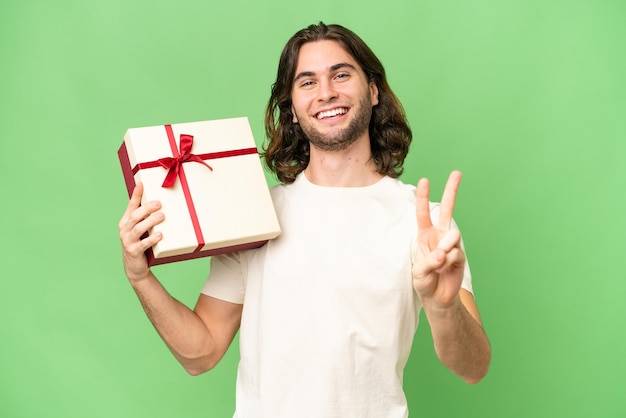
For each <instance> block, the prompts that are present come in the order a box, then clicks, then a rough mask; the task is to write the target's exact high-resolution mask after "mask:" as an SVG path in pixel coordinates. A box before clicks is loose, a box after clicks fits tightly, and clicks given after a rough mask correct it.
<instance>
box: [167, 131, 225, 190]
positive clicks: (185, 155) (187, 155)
mask: <svg viewBox="0 0 626 418" xmlns="http://www.w3.org/2000/svg"><path fill="white" fill-rule="evenodd" d="M192 146H193V135H187V134H181V135H180V155H178V156H177V157H165V158H160V159H159V160H158V162H159V164H160V165H161V167H163V168H165V169H166V170H169V171H168V172H167V175H166V176H165V180H164V181H163V184H162V185H161V187H172V186H174V184H175V183H176V177H178V173H179V172H180V169H181V166H182V164H183V163H186V162H190V161H195V162H197V163H200V164H204V165H205V166H207V167H208V169H209V170H211V171H213V168H212V167H211V166H210V165H208V164H207V163H205V162H204V161H203V160H202V158H200V157H199V156H197V155H195V154H192V153H191V147H192Z"/></svg>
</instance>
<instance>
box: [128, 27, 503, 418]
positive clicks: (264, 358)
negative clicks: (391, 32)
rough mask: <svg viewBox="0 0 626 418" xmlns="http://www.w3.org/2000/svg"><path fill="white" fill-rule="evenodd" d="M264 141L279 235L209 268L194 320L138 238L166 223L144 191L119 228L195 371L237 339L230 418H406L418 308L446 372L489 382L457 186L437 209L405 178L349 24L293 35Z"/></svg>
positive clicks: (141, 293)
mask: <svg viewBox="0 0 626 418" xmlns="http://www.w3.org/2000/svg"><path fill="white" fill-rule="evenodd" d="M266 131H267V134H268V137H269V140H270V142H269V144H268V146H267V148H266V149H265V155H264V156H265V159H266V162H267V164H268V166H269V167H270V169H271V170H272V171H274V172H275V173H276V174H277V176H278V178H279V179H280V180H281V181H282V182H283V183H284V184H282V185H280V186H277V187H275V188H273V189H272V197H273V200H274V204H275V207H276V211H277V214H278V217H279V221H280V224H281V227H282V230H283V232H282V234H281V236H279V237H278V238H277V239H275V240H272V241H270V242H269V243H268V244H266V245H265V246H263V247H261V248H259V249H256V250H250V251H244V252H240V253H234V254H229V255H223V256H218V257H213V258H212V259H211V274H210V277H209V279H208V280H207V282H206V284H205V286H204V288H203V290H202V294H201V295H200V297H199V299H198V302H197V304H196V306H195V308H194V310H190V309H189V308H187V307H186V306H184V305H183V304H181V303H179V302H178V301H176V300H175V299H173V298H172V297H171V296H170V295H169V294H168V293H167V291H166V290H165V289H164V288H163V287H162V286H161V284H160V283H159V282H158V280H157V279H156V278H155V276H154V275H153V274H152V272H151V271H150V269H149V268H148V266H147V264H146V259H145V256H144V251H145V250H146V249H147V248H149V247H150V246H152V245H154V244H155V243H156V242H158V240H160V239H161V237H160V236H159V235H156V234H155V235H152V236H150V237H148V238H144V239H141V236H142V235H143V234H144V233H145V232H146V231H147V230H148V229H149V228H150V227H152V226H153V225H155V224H157V223H158V222H160V221H162V220H163V214H162V213H161V212H160V211H159V207H160V205H159V203H158V202H153V203H151V204H149V205H145V206H140V205H139V203H140V200H141V194H142V186H141V184H138V185H137V187H136V189H135V191H134V192H133V196H132V197H131V200H130V203H129V205H128V208H127V210H126V212H125V214H124V216H123V217H122V219H121V221H120V225H119V228H120V238H121V241H122V245H123V253H124V266H125V270H126V274H127V276H128V279H129V281H130V283H131V284H132V286H133V288H134V289H135V291H136V293H137V295H138V297H139V299H140V301H141V303H142V305H143V307H144V309H145V311H146V313H147V315H148V317H149V318H150V320H151V321H152V323H153V324H154V325H155V327H156V329H157V331H158V332H159V334H160V335H161V337H162V338H163V340H164V341H165V343H166V344H167V345H168V347H169V348H170V350H171V351H172V353H173V354H174V355H175V356H176V358H177V359H178V360H179V361H180V362H181V364H182V365H183V366H184V367H185V369H186V370H187V371H188V372H189V373H190V374H193V375H196V374H199V373H203V372H205V371H207V370H210V369H211V368H212V367H214V366H215V365H216V364H217V363H218V362H219V361H220V359H221V358H222V356H223V355H224V353H225V352H226V350H227V349H228V347H229V345H230V343H231V342H232V340H233V338H234V336H235V334H236V333H237V331H238V330H239V331H240V357H241V359H240V363H239V369H238V378H237V406H236V408H237V409H236V412H235V417H238V418H243V417H272V418H280V417H288V418H294V417H299V418H301V417H315V418H321V417H336V418H347V417H376V418H381V417H390V418H395V417H406V416H407V415H408V411H407V405H406V399H405V396H404V393H403V390H402V384H403V371H404V366H405V365H406V361H407V359H408V355H409V352H410V350H411V343H412V341H413V336H414V333H415V330H416V328H417V320H418V315H419V311H420V309H422V308H423V309H424V311H425V314H426V317H427V319H428V321H429V323H430V327H431V331H432V336H433V341H434V345H435V350H436V353H437V356H438V357H439V359H440V360H441V362H442V363H443V364H444V365H445V366H447V367H448V368H449V369H450V370H452V371H453V372H454V373H456V374H457V375H459V376H460V377H461V378H462V379H464V380H465V381H467V382H469V383H475V382H478V381H480V380H481V379H482V377H483V376H484V375H485V374H486V372H487V369H488V366H489V362H490V357H491V352H490V345H489V342H488V339H487V336H486V335H485V333H484V331H483V328H482V324H481V321H480V317H479V314H478V309H477V307H476V303H475V301H474V298H473V296H472V293H471V292H470V291H471V278H470V276H469V268H468V267H467V263H466V262H465V254H464V251H463V249H462V242H461V236H460V233H459V231H458V229H457V228H456V225H455V224H454V221H453V219H452V214H453V209H454V203H455V199H456V192H457V189H458V186H459V182H460V179H461V176H460V173H458V172H453V173H452V174H451V175H450V178H449V180H448V183H447V185H446V188H445V191H444V194H443V198H442V201H441V204H440V205H435V204H430V203H429V185H428V181H427V180H426V179H422V180H421V181H420V182H419V183H418V186H417V188H415V187H412V186H409V185H405V184H403V183H401V182H400V181H399V180H397V179H396V178H397V177H398V176H399V174H400V173H401V172H402V164H403V162H404V159H405V156H406V153H407V152H408V147H409V144H410V141H411V131H410V129H409V127H408V125H407V123H406V119H405V116H404V111H403V110H402V107H401V105H400V103H399V102H398V100H397V98H396V96H395V95H394V94H393V92H392V91H391V89H390V88H389V86H388V84H387V81H386V76H385V71H384V68H383V66H382V65H381V63H380V61H379V60H378V59H377V58H376V56H375V55H374V54H373V53H372V52H371V50H370V49H369V48H368V47H367V45H365V43H363V41H362V40H361V39H360V38H359V37H358V36H357V35H355V34H354V33H352V32H351V31H349V30H347V29H345V28H343V27H341V26H338V25H328V26H326V25H324V24H323V23H320V24H319V25H312V26H310V27H308V28H306V29H303V30H301V31H299V32H298V33H296V34H295V35H294V36H293V37H292V38H291V39H290V40H289V42H288V43H287V45H286V46H285V49H284V50H283V53H282V55H281V59H280V64H279V69H278V75H277V80H276V83H275V84H274V85H273V88H272V96H271V98H270V101H269V105H268V108H267V112H266ZM433 222H434V223H433Z"/></svg>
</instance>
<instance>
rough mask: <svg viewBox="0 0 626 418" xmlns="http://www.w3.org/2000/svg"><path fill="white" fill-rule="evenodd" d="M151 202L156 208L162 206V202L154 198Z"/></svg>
mask: <svg viewBox="0 0 626 418" xmlns="http://www.w3.org/2000/svg"><path fill="white" fill-rule="evenodd" d="M150 204H151V205H152V206H154V207H155V208H158V207H159V206H161V202H159V201H158V200H153V201H152V202H150Z"/></svg>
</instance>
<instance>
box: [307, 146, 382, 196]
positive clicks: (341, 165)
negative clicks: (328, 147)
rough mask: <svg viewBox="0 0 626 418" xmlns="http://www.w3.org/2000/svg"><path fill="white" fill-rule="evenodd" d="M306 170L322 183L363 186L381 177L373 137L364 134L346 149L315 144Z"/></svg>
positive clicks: (332, 185)
mask: <svg viewBox="0 0 626 418" xmlns="http://www.w3.org/2000/svg"><path fill="white" fill-rule="evenodd" d="M304 174H305V175H306V177H307V179H308V180H309V181H310V182H311V183H313V184H317V185H318V186H326V187H363V186H369V185H371V184H374V183H376V182H377V181H378V180H380V179H381V178H382V177H383V175H382V174H379V173H377V172H376V163H375V162H374V159H373V158H372V151H371V149H370V143H369V138H364V139H363V140H359V141H357V142H355V143H354V144H352V145H351V146H350V147H349V148H348V149H346V150H342V151H321V150H319V149H317V148H315V147H313V146H311V158H310V160H309V165H308V166H307V168H306V170H304Z"/></svg>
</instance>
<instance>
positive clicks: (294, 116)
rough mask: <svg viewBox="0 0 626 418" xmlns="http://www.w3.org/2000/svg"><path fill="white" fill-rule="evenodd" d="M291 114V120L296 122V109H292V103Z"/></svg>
mask: <svg viewBox="0 0 626 418" xmlns="http://www.w3.org/2000/svg"><path fill="white" fill-rule="evenodd" d="M291 114H292V115H293V119H292V122H293V123H298V117H297V116H296V111H295V110H294V109H293V105H292V106H291Z"/></svg>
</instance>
